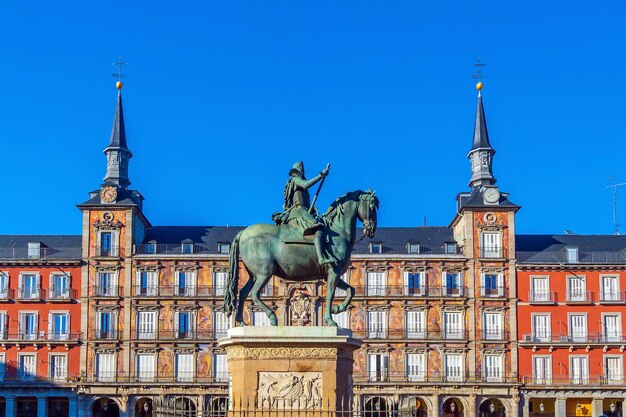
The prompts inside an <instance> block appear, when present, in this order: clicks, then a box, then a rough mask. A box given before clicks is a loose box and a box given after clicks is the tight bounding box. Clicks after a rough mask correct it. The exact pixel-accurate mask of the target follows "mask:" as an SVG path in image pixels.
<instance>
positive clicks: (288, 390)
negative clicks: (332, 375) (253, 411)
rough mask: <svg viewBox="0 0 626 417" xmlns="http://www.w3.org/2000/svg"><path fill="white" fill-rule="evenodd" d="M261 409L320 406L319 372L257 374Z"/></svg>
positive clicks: (320, 380) (320, 381)
mask: <svg viewBox="0 0 626 417" xmlns="http://www.w3.org/2000/svg"><path fill="white" fill-rule="evenodd" d="M258 404H259V406H260V407H261V408H293V409H306V408H308V407H319V406H321V405H322V373H321V372H259V388H258Z"/></svg>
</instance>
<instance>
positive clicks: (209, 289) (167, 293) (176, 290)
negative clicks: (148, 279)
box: [133, 285, 276, 297]
mask: <svg viewBox="0 0 626 417" xmlns="http://www.w3.org/2000/svg"><path fill="white" fill-rule="evenodd" d="M275 288H276V287H274V286H271V285H270V286H266V287H265V289H264V290H263V292H262V293H261V295H265V296H269V297H272V296H275V295H276V294H275V292H276V291H275ZM225 291H226V289H225V288H224V287H214V286H208V285H186V286H180V285H149V286H148V285H135V286H133V295H134V296H135V297H223V296H224V293H225Z"/></svg>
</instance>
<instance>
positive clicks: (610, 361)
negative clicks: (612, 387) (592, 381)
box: [604, 355, 624, 384]
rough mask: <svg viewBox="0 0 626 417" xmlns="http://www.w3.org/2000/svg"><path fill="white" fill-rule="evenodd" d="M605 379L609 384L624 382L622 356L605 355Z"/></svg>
mask: <svg viewBox="0 0 626 417" xmlns="http://www.w3.org/2000/svg"><path fill="white" fill-rule="evenodd" d="M604 379H605V381H606V382H607V383H609V384H622V383H624V362H623V358H622V357H621V356H617V355H615V356H609V355H606V356H605V357H604Z"/></svg>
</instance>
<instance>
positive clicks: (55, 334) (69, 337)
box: [0, 331, 82, 342]
mask: <svg viewBox="0 0 626 417" xmlns="http://www.w3.org/2000/svg"><path fill="white" fill-rule="evenodd" d="M81 339H82V333H81V332H59V331H51V332H45V331H39V332H37V331H19V332H17V333H13V332H7V331H0V340H2V341H8V342H20V341H36V342H41V341H46V342H78V341H79V340H81Z"/></svg>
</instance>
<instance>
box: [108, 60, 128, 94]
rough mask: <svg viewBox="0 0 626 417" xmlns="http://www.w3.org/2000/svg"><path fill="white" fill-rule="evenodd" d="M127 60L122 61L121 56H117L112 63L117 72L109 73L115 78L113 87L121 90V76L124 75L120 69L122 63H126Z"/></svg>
mask: <svg viewBox="0 0 626 417" xmlns="http://www.w3.org/2000/svg"><path fill="white" fill-rule="evenodd" d="M126 64H127V62H124V61H122V57H121V56H120V57H118V58H117V61H115V62H114V63H113V65H115V66H116V67H117V74H111V76H112V77H113V78H117V82H116V83H115V87H117V89H118V90H121V89H122V87H123V86H124V84H122V78H124V77H126V76H125V75H124V74H122V70H123V68H124V65H126Z"/></svg>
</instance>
